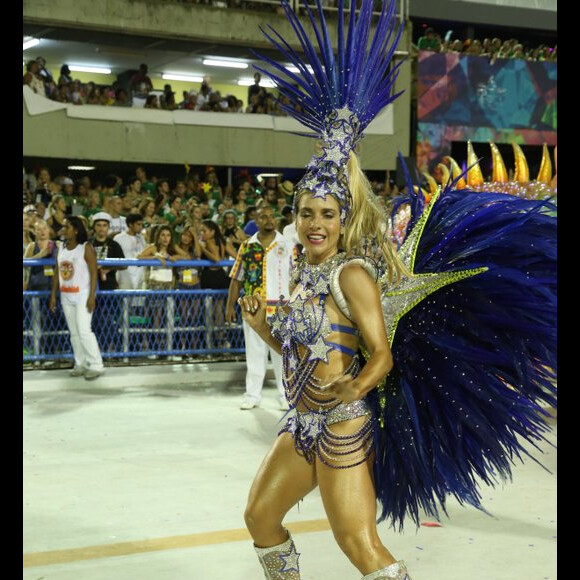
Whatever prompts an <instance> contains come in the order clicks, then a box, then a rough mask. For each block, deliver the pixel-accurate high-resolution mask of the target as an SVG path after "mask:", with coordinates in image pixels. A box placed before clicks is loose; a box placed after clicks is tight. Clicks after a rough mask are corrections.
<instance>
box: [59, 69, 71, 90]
mask: <svg viewBox="0 0 580 580" xmlns="http://www.w3.org/2000/svg"><path fill="white" fill-rule="evenodd" d="M72 80H73V79H72V77H71V75H70V69H69V68H68V64H63V65H62V66H61V67H60V76H59V77H58V86H59V87H62V86H63V85H65V86H67V87H68V84H69V83H71V82H72Z"/></svg>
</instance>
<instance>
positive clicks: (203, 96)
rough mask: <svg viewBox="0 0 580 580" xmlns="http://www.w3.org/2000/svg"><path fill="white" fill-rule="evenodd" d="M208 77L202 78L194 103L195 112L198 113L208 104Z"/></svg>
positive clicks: (209, 92)
mask: <svg viewBox="0 0 580 580" xmlns="http://www.w3.org/2000/svg"><path fill="white" fill-rule="evenodd" d="M209 82H210V79H209V77H204V78H203V81H202V83H201V87H200V89H199V93H198V95H197V98H196V102H195V110H196V111H200V110H202V109H203V107H204V106H205V105H206V104H207V103H208V102H209V96H210V95H211V93H212V88H211V87H210V85H209Z"/></svg>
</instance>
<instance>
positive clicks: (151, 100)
mask: <svg viewBox="0 0 580 580" xmlns="http://www.w3.org/2000/svg"><path fill="white" fill-rule="evenodd" d="M143 108H144V109H158V108H159V101H158V99H157V95H147V97H146V98H145V105H144V106H143Z"/></svg>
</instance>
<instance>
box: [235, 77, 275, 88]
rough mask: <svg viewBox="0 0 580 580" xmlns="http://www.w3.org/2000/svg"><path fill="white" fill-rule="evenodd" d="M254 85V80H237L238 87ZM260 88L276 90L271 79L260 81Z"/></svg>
mask: <svg viewBox="0 0 580 580" xmlns="http://www.w3.org/2000/svg"><path fill="white" fill-rule="evenodd" d="M253 84H254V79H240V80H238V85H239V86H240V87H249V86H251V85H253ZM260 86H261V87H269V88H271V89H275V88H276V84H275V83H274V81H272V80H271V79H262V80H261V81H260Z"/></svg>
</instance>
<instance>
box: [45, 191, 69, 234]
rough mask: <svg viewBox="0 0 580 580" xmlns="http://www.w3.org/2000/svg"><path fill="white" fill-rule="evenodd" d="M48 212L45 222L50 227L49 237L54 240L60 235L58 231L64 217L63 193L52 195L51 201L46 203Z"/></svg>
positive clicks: (62, 224) (64, 202) (64, 203)
mask: <svg viewBox="0 0 580 580" xmlns="http://www.w3.org/2000/svg"><path fill="white" fill-rule="evenodd" d="M48 214H49V217H48V219H47V223H48V226H49V227H50V229H51V233H50V237H51V239H53V240H56V239H58V238H59V237H60V231H61V230H62V228H63V226H64V222H65V218H66V201H65V199H64V196H63V195H61V194H56V195H54V196H53V197H52V201H51V202H50V204H49V205H48Z"/></svg>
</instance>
